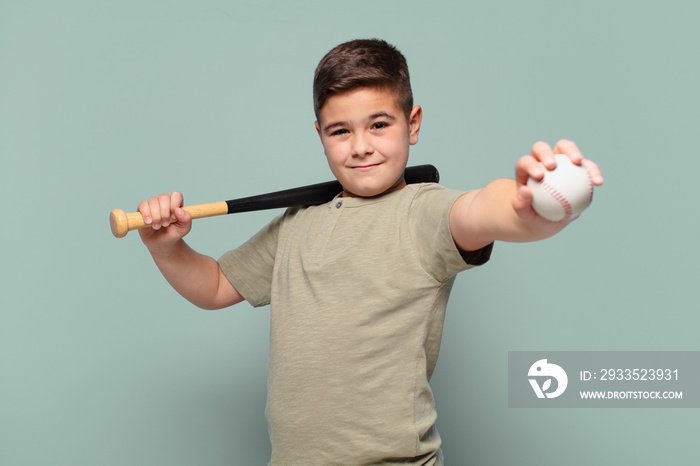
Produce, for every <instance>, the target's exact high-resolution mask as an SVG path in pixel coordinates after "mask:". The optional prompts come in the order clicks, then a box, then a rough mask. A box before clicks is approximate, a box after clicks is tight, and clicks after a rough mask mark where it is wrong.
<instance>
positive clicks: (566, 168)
mask: <svg viewBox="0 0 700 466" xmlns="http://www.w3.org/2000/svg"><path fill="white" fill-rule="evenodd" d="M554 158H555V160H556V161H557V166H556V168H555V169H554V170H551V171H550V170H547V169H545V174H544V178H543V179H542V180H541V181H537V180H535V179H534V178H530V179H529V180H527V186H528V188H530V189H531V190H532V208H533V209H535V212H537V213H538V214H539V215H541V216H542V217H544V218H546V219H547V220H551V221H552V222H559V221H562V220H569V219H572V218H575V217H577V216H578V215H579V214H581V212H583V211H584V209H585V208H586V207H588V205H589V204H590V203H591V200H592V199H593V183H591V178H590V176H588V170H586V168H585V167H583V166H581V165H574V164H573V163H572V162H571V160H570V159H569V157H567V156H566V155H564V154H555V156H554ZM543 168H544V166H543Z"/></svg>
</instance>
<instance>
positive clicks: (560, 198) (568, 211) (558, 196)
mask: <svg viewBox="0 0 700 466" xmlns="http://www.w3.org/2000/svg"><path fill="white" fill-rule="evenodd" d="M542 187H543V188H544V190H545V191H546V192H548V193H549V194H551V195H552V197H553V198H554V199H555V200H556V201H557V202H559V204H560V205H561V206H562V207H563V208H564V218H563V219H562V220H567V219H568V218H569V217H571V215H572V214H573V209H572V208H571V203H570V202H569V200H568V199H567V198H566V196H564V195H563V194H562V193H560V192H559V191H557V190H556V189H555V188H554V187H553V186H552V185H550V184H548V183H546V182H542ZM592 195H593V188H591V196H592Z"/></svg>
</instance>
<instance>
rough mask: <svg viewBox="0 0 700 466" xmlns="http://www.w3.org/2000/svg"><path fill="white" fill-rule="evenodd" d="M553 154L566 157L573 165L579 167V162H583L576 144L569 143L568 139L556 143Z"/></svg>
mask: <svg viewBox="0 0 700 466" xmlns="http://www.w3.org/2000/svg"><path fill="white" fill-rule="evenodd" d="M554 153H555V154H564V155H568V156H569V158H570V159H571V161H572V162H573V163H574V164H575V165H581V162H582V161H583V155H581V151H580V150H579V148H578V146H577V145H576V143H574V142H573V141H569V140H568V139H562V140H560V141H559V142H557V144H556V145H555V146H554Z"/></svg>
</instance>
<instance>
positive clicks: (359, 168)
mask: <svg viewBox="0 0 700 466" xmlns="http://www.w3.org/2000/svg"><path fill="white" fill-rule="evenodd" d="M379 165H381V163H372V164H367V165H356V166H354V167H350V168H351V169H353V170H356V171H359V172H368V171H371V170H372V169H374V168H376V167H378V166H379Z"/></svg>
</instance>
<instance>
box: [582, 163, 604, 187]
mask: <svg viewBox="0 0 700 466" xmlns="http://www.w3.org/2000/svg"><path fill="white" fill-rule="evenodd" d="M582 164H583V166H584V167H586V170H588V176H590V177H591V182H592V183H593V184H594V185H596V186H600V185H602V184H603V174H602V173H601V171H600V168H598V165H597V164H596V163H595V162H593V161H592V160H587V159H584V160H583V161H582Z"/></svg>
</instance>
